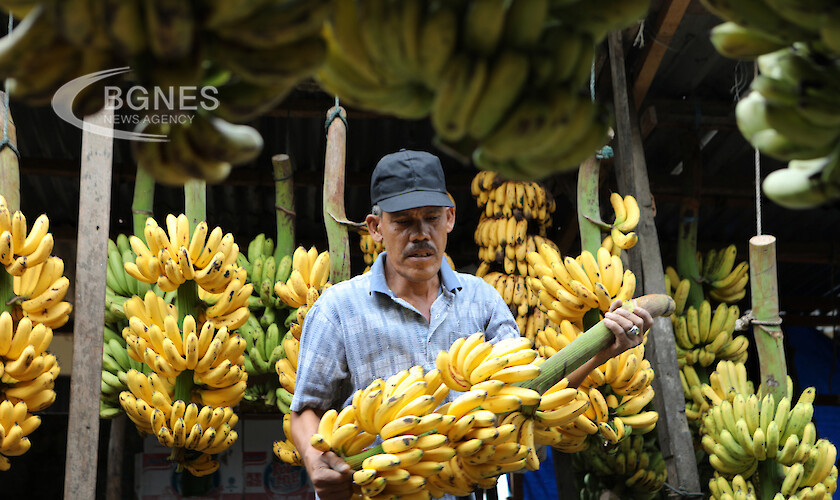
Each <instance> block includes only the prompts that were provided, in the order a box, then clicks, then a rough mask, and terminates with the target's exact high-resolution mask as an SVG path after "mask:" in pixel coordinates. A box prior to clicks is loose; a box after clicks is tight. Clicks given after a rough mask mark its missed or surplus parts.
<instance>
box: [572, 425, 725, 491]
mask: <svg viewBox="0 0 840 500" xmlns="http://www.w3.org/2000/svg"><path fill="white" fill-rule="evenodd" d="M653 437H654V436H653V435H652V434H648V435H645V436H638V435H635V434H634V435H632V436H628V437H627V439H623V440H621V442H619V444H618V446H616V447H614V448H613V447H604V446H590V447H589V448H587V449H586V451H584V452H583V453H579V454H576V455H575V456H574V458H573V464H574V466H575V469H577V470H584V471H590V472H587V473H586V475H585V477H584V489H583V491H582V494H585V495H586V498H591V499H592V500H597V499H599V498H601V494H602V493H603V491H604V490H610V491H611V492H612V493H613V494H614V495H617V496H618V497H619V498H631V499H639V500H643V499H644V500H647V499H650V498H656V495H658V494H659V490H661V489H662V486H663V484H664V482H665V480H666V479H667V477H668V471H667V470H666V468H665V460H664V458H663V457H662V452H661V451H660V450H659V447H658V445H657V443H656V440H655V439H653ZM584 492H585V493H584ZM582 498H583V495H582ZM733 498H734V497H733Z"/></svg>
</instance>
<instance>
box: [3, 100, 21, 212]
mask: <svg viewBox="0 0 840 500" xmlns="http://www.w3.org/2000/svg"><path fill="white" fill-rule="evenodd" d="M5 99H6V94H5V93H4V92H0V101H5ZM7 118H8V120H9V126H8V129H7V130H6V135H7V136H8V141H9V145H11V146H12V147H13V148H15V149H17V131H16V130H15V122H13V121H12V112H11V111H10V110H8V109H6V106H0V134H2V133H3V126H4V123H5V121H6V119H7ZM0 139H2V135H0ZM0 194H2V195H3V197H4V198H6V206H7V207H9V212H12V213H14V212H15V211H16V210H20V161H19V160H18V156H17V154H16V153H15V151H14V150H12V148H9V147H3V148H2V149H0Z"/></svg>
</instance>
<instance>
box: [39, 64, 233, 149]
mask: <svg viewBox="0 0 840 500" xmlns="http://www.w3.org/2000/svg"><path fill="white" fill-rule="evenodd" d="M129 71H131V68H130V67H128V66H126V67H122V68H113V69H106V70H103V71H97V72H96V73H90V74H87V75H83V76H80V77H78V78H75V79H73V80H70V81H69V82H67V83H65V84H64V85H62V86H61V87H59V89H58V90H57V91H56V92H55V95H53V98H52V107H53V110H54V111H55V114H56V115H58V117H59V118H61V119H62V120H64V121H66V122H67V123H69V124H71V125H73V126H74V127H77V128H79V129H82V130H85V131H88V132H91V133H94V134H97V135H101V136H105V137H113V138H115V139H125V140H128V141H142V142H167V141H169V138H168V137H167V135H166V134H154V133H145V132H134V131H129V130H121V129H119V128H117V126H125V127H132V128H135V129H136V128H145V127H146V126H148V125H165V124H170V125H171V124H181V125H188V124H190V123H192V120H193V119H194V118H195V112H196V111H197V110H198V109H199V108H201V109H204V110H207V111H212V110H214V109H216V108H217V107H218V106H219V99H218V98H217V97H216V96H217V95H218V89H216V87H212V86H206V87H198V86H180V87H152V88H146V87H143V86H140V85H133V86H131V87H129V88H128V89H127V90H124V89H123V87H120V86H111V85H105V86H103V90H104V91H103V95H102V99H103V101H104V102H105V109H108V110H113V111H114V113H113V115H111V116H109V117H108V122H109V123H110V124H111V125H113V127H112V128H111V127H103V126H100V125H95V124H92V123H85V121H84V119H83V118H82V117H78V116H75V115H74V114H73V101H74V100H75V99H76V97H77V96H78V95H79V93H80V92H82V91H83V90H84V89H86V88H87V87H89V86H90V85H93V84H94V83H97V82H99V81H101V80H105V79H106V78H111V77H113V76H117V75H121V74H125V73H128V72H129Z"/></svg>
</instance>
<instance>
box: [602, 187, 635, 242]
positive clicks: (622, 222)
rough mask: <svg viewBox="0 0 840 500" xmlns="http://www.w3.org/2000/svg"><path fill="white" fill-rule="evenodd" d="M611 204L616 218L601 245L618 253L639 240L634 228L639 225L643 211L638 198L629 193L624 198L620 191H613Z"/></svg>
mask: <svg viewBox="0 0 840 500" xmlns="http://www.w3.org/2000/svg"><path fill="white" fill-rule="evenodd" d="M610 205H612V208H613V211H614V212H615V220H614V221H613V223H612V224H611V225H610V234H608V235H607V236H606V237H605V238H604V241H603V243H601V246H602V247H604V248H606V249H607V251H609V252H610V253H611V254H613V255H618V253H619V252H621V250H627V249H629V248H633V247H634V246H635V245H636V242H638V241H639V236H638V235H637V234H636V233H635V232H633V230H634V229H636V226H638V225H639V219H640V218H641V211H640V210H639V203H638V202H637V201H636V198H634V197H633V196H631V195H629V194H628V195H627V196H625V197H623V198H622V197H621V195H620V194H618V193H615V192H614V193H611V194H610Z"/></svg>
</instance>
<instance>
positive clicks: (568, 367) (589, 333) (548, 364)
mask: <svg viewBox="0 0 840 500" xmlns="http://www.w3.org/2000/svg"><path fill="white" fill-rule="evenodd" d="M637 306H638V307H642V308H644V309H646V310H647V311H648V312H649V313H650V315H651V316H652V317H654V318H656V317H658V316H669V315H670V314H671V313H672V312H673V311H674V307H675V306H674V300H673V299H672V298H671V297H669V296H667V295H663V294H650V295H643V296H641V297H638V298H636V299H633V300H628V301H626V302H625V303H624V304H623V305H622V306H621V307H622V308H624V309H627V310H628V311H632V310H633V309H634V308H636V307H637ZM612 341H613V333H612V332H611V331H610V329H609V328H607V326H606V325H605V324H604V320H601V321H599V322H598V323H597V324H596V325H595V326H593V327H592V328H590V329H588V330H586V331H585V332H584V333H582V334H581V335H579V336H578V338H576V339H575V340H573V341H572V342H571V343H570V344H569V345H567V346H566V347H564V348H563V349H562V350H561V351H560V352H558V353H556V354H554V355H553V356H551V357H550V358H548V359H547V360H546V361H545V362H543V364H542V365H540V368H541V373H540V375H539V377H537V378H535V379H533V380H527V381H525V382H517V383H516V384H514V385H518V386H520V387H525V388H528V389H534V390H535V391H537V392H539V393H540V394H543V393H545V391H546V390H548V389H549V388H550V387H551V386H553V385H554V384H556V383H557V382H559V381H560V380H562V379H563V377H565V376H566V375H568V374H569V373H572V372H573V371H575V370H576V369H578V368H580V366H581V365H583V364H584V363H586V361H588V360H589V359H591V358H592V356H594V355H596V354H597V353H598V352H600V351H601V350H602V349H603V348H605V347H607V346H608V345H610V343H612ZM533 409H534V407H533V406H532V407H523V412H527V411H533Z"/></svg>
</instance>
